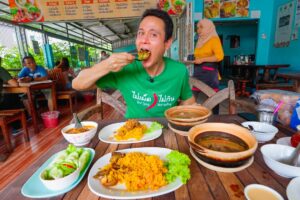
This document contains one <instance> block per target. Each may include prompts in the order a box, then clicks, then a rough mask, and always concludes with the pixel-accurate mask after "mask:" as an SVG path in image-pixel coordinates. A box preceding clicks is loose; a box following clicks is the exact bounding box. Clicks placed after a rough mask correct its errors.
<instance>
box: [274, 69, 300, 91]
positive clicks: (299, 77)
mask: <svg viewBox="0 0 300 200" xmlns="http://www.w3.org/2000/svg"><path fill="white" fill-rule="evenodd" d="M277 77H281V78H284V79H287V80H290V79H291V80H293V81H294V86H295V89H296V92H300V72H284V73H277Z"/></svg>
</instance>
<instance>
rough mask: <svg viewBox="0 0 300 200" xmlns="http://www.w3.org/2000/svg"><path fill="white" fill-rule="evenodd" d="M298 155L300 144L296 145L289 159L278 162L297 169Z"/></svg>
mask: <svg viewBox="0 0 300 200" xmlns="http://www.w3.org/2000/svg"><path fill="white" fill-rule="evenodd" d="M299 154H300V143H299V144H298V145H297V147H296V148H295V150H294V151H293V152H292V154H291V155H290V157H288V158H286V159H283V160H281V161H280V162H282V163H284V164H287V165H291V166H296V167H297V165H298V158H299Z"/></svg>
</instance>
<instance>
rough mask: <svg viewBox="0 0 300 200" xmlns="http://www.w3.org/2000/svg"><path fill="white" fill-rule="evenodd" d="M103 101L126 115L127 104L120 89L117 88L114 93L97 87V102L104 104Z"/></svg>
mask: <svg viewBox="0 0 300 200" xmlns="http://www.w3.org/2000/svg"><path fill="white" fill-rule="evenodd" d="M103 103H105V104H107V105H109V106H111V107H112V108H114V109H115V110H116V111H117V112H118V113H119V114H121V115H122V116H125V112H126V105H125V102H124V100H123V97H122V94H121V93H120V91H119V90H115V91H114V92H113V93H112V94H109V93H107V92H104V91H102V90H101V89H100V88H97V104H101V105H102V104H103ZM102 107H103V105H102Z"/></svg>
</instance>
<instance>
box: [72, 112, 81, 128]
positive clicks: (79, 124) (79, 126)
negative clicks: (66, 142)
mask: <svg viewBox="0 0 300 200" xmlns="http://www.w3.org/2000/svg"><path fill="white" fill-rule="evenodd" d="M73 119H74V121H75V128H82V124H81V122H80V120H79V119H78V116H77V114H76V113H73Z"/></svg>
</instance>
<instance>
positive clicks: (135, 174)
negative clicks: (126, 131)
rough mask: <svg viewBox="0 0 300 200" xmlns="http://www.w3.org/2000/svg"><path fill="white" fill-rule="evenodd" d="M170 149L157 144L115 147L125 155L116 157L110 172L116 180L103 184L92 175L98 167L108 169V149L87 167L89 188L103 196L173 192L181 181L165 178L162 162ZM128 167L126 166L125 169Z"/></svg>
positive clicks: (152, 195)
mask: <svg viewBox="0 0 300 200" xmlns="http://www.w3.org/2000/svg"><path fill="white" fill-rule="evenodd" d="M171 151H172V150H171V149H167V148H159V147H143V148H132V149H124V150H120V151H118V153H122V154H124V155H125V156H124V157H122V160H121V159H120V160H121V161H120V160H119V161H118V165H120V169H119V170H115V171H114V172H113V174H114V176H115V177H117V179H118V183H117V184H116V185H113V186H104V185H103V184H102V183H101V181H100V180H99V179H97V178H95V175H96V174H97V173H99V170H100V171H101V170H103V171H105V170H108V168H109V167H111V166H110V164H111V162H112V161H111V157H112V153H108V154H106V155H104V156H103V157H101V158H99V159H98V160H97V161H96V162H95V164H94V165H93V167H92V168H91V170H90V172H89V176H88V186H89V188H90V190H91V191H92V192H93V193H94V194H96V195H98V196H100V197H104V198H110V199H140V198H149V197H155V196H159V195H163V194H166V193H169V192H173V191H175V190H176V189H178V188H179V187H180V186H181V185H182V184H183V183H182V181H181V180H180V179H179V178H176V179H175V180H174V181H173V182H168V181H167V180H166V179H165V177H164V174H165V173H166V170H167V168H166V167H165V165H164V164H163V163H164V161H166V156H167V155H168V154H169V153H170V152H171ZM128 169H130V170H128Z"/></svg>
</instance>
